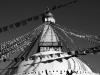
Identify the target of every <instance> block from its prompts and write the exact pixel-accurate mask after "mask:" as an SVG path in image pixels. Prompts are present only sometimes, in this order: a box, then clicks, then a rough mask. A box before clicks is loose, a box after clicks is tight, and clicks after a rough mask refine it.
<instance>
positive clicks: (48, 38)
mask: <svg viewBox="0 0 100 75" xmlns="http://www.w3.org/2000/svg"><path fill="white" fill-rule="evenodd" d="M43 22H44V29H43V32H42V35H41V37H40V39H39V42H38V52H37V53H35V54H33V55H31V57H30V58H28V60H24V61H22V62H21V63H20V65H19V66H18V70H17V73H16V74H14V75H99V74H97V73H94V72H93V71H92V70H91V69H90V68H89V67H88V66H87V65H86V64H85V63H84V62H82V61H81V60H80V59H79V58H77V57H71V55H70V54H68V53H67V52H66V53H65V52H62V47H63V45H62V42H61V40H60V39H59V37H58V35H57V34H56V33H55V31H54V30H53V28H52V24H53V25H55V19H54V17H53V15H52V14H51V13H50V12H49V13H47V14H46V15H45V17H44V18H43Z"/></svg>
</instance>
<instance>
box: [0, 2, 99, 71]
mask: <svg viewBox="0 0 100 75" xmlns="http://www.w3.org/2000/svg"><path fill="white" fill-rule="evenodd" d="M68 1H70V0H68ZM65 2H67V0H16V1H15V0H0V27H2V26H5V25H9V24H11V23H14V22H16V21H20V20H22V19H24V18H27V17H30V16H34V15H37V14H39V13H41V12H43V11H44V10H45V8H46V7H47V6H48V7H52V6H54V5H59V4H62V3H65ZM53 14H54V16H55V19H56V23H57V24H61V25H63V26H64V27H70V28H73V29H76V30H78V31H82V32H85V33H90V34H95V35H100V0H79V2H78V3H77V4H75V5H73V6H72V7H70V6H68V7H64V8H61V9H58V10H56V11H55V12H53ZM40 24H42V22H41V20H39V21H33V22H32V23H30V24H28V25H27V26H26V27H21V28H18V29H14V30H10V31H9V32H4V33H2V34H0V37H1V39H0V42H3V41H7V40H10V39H12V38H14V37H18V36H20V35H22V34H24V33H26V32H28V31H30V30H31V29H32V28H33V27H34V26H36V25H40ZM83 45H84V44H83ZM83 59H84V61H86V63H88V64H90V67H91V68H92V69H93V70H94V71H95V72H100V55H88V56H84V57H83Z"/></svg>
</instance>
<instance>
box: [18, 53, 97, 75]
mask: <svg viewBox="0 0 100 75" xmlns="http://www.w3.org/2000/svg"><path fill="white" fill-rule="evenodd" d="M40 56H41V55H38V56H37V59H36V61H33V60H31V59H29V60H28V61H23V62H22V63H21V64H20V65H19V69H18V74H19V73H24V72H26V75H47V74H46V73H48V75H66V72H67V71H69V72H70V71H71V70H72V71H74V72H75V74H77V75H78V74H79V75H95V74H94V73H93V72H92V71H91V69H90V68H89V67H88V66H87V65H86V64H85V63H83V62H82V61H81V60H79V59H78V58H76V57H70V55H68V54H65V53H57V54H52V55H42V58H40ZM69 57H70V58H69ZM32 63H37V64H34V66H32V65H31V64H32Z"/></svg>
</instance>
